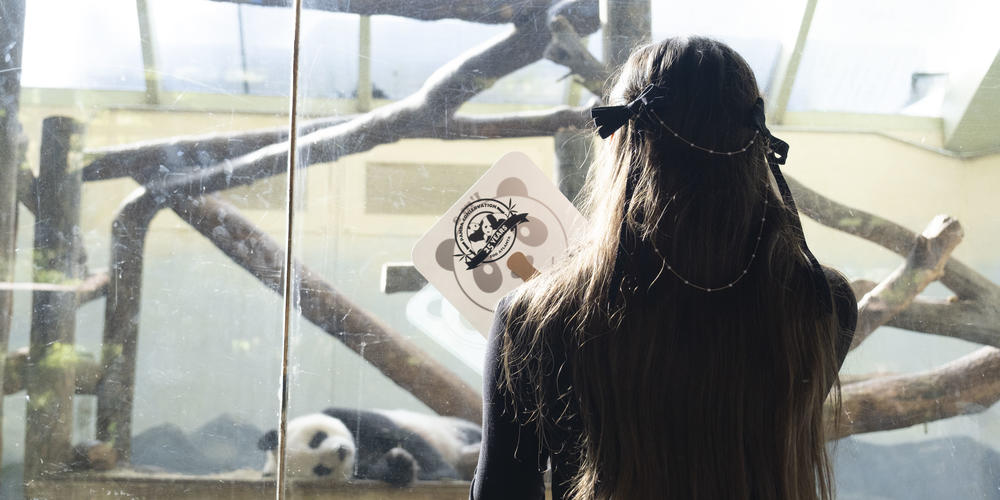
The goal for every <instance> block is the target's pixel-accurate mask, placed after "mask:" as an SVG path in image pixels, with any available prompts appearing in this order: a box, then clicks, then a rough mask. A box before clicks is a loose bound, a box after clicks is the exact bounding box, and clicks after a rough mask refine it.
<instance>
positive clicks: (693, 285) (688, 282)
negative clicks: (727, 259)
mask: <svg viewBox="0 0 1000 500" xmlns="http://www.w3.org/2000/svg"><path fill="white" fill-rule="evenodd" d="M676 197H677V195H674V196H673V197H671V198H670V199H671V201H673V199H674V198H676ZM765 221H767V197H766V196H765V197H764V211H763V212H761V214H760V228H759V229H758V230H757V241H755V242H754V244H753V252H751V253H750V260H748V261H747V265H746V266H744V267H743V270H742V271H740V274H738V275H737V276H736V279H734V280H732V281H730V282H729V283H726V284H725V285H720V286H716V287H709V286H702V285H699V284H697V283H695V282H693V281H691V280H689V279H687V278H685V277H684V276H681V275H680V274H679V273H678V272H677V270H676V269H674V268H673V266H671V265H670V263H669V262H667V261H663V264H664V265H665V266H666V267H667V270H668V271H670V272H671V273H673V274H674V276H676V277H677V279H679V280H681V282H682V283H684V284H685V285H687V286H689V287H691V288H697V289H698V290H701V291H703V292H718V291H719V290H725V289H727V288H732V287H733V286H734V285H736V283H739V281H740V280H741V279H743V277H744V276H746V275H747V273H748V272H750V266H751V265H753V261H754V259H755V258H757V250H758V249H760V238H761V237H762V236H764V223H765Z"/></svg>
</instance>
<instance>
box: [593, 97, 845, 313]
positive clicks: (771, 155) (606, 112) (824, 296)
mask: <svg viewBox="0 0 1000 500" xmlns="http://www.w3.org/2000/svg"><path fill="white" fill-rule="evenodd" d="M665 93H666V89H665V88H663V87H657V86H655V85H653V84H650V85H647V86H646V87H645V88H644V89H643V90H642V92H641V93H640V94H639V96H638V97H636V98H635V99H633V100H632V101H631V102H629V103H628V104H625V105H622V106H598V107H595V108H593V109H592V110H591V112H590V114H591V116H592V117H593V118H594V124H595V125H596V126H597V133H598V134H600V136H601V138H604V139H606V138H608V137H609V136H610V135H611V134H613V133H614V132H615V131H616V130H618V129H619V128H621V127H622V126H623V125H625V123H626V122H628V121H629V120H630V119H631V118H632V117H634V116H638V115H640V114H641V113H648V114H649V115H651V116H652V117H653V118H654V119H655V120H656V121H657V122H659V124H660V125H661V126H662V127H664V129H666V130H667V131H668V132H670V133H671V134H672V135H673V136H674V138H676V139H677V140H679V141H681V142H683V143H684V144H687V145H688V146H689V147H692V148H694V149H698V150H700V151H703V152H706V153H708V154H713V155H724V156H732V155H735V154H740V153H743V152H746V151H747V150H748V149H750V146H752V145H753V144H754V142H755V141H756V140H757V138H758V137H760V136H764V138H765V139H766V140H767V163H768V167H769V168H770V170H771V173H772V174H773V175H774V178H775V181H776V182H777V184H778V190H779V191H780V192H781V198H782V201H784V203H785V206H786V207H787V208H788V210H789V211H790V212H791V213H792V217H791V224H792V227H793V229H794V230H795V232H796V233H797V235H798V236H799V238H800V241H801V242H802V253H803V254H805V256H806V259H807V260H808V261H809V265H810V268H811V269H810V274H811V277H812V280H813V288H814V291H815V292H816V297H817V300H818V301H819V303H820V304H821V306H822V308H823V310H824V311H825V312H826V313H827V314H829V313H832V312H833V300H832V298H831V294H830V283H829V282H828V281H827V280H826V273H825V272H824V271H823V267H822V266H821V265H820V264H819V261H818V260H816V256H814V255H813V253H812V252H811V251H810V250H809V246H808V245H807V244H806V239H805V235H804V234H803V232H802V223H801V222H800V221H799V212H798V209H797V208H796V207H795V200H794V199H793V198H792V192H791V190H789V189H788V183H787V182H785V178H784V176H782V175H781V169H780V168H779V167H778V166H779V165H784V164H785V161H786V160H787V158H788V143H787V142H785V141H783V140H781V139H779V138H777V137H774V136H773V135H771V131H770V130H768V128H767V124H766V120H765V117H764V100H763V99H762V98H760V97H758V98H757V99H756V100H755V101H754V104H753V108H752V109H751V112H750V117H749V118H750V119H749V123H748V126H749V127H750V128H751V129H753V131H754V135H753V137H751V138H750V142H749V143H747V144H746V145H745V146H743V147H742V148H740V149H737V150H735V151H715V150H714V149H711V148H706V147H704V146H700V145H698V144H695V143H694V142H692V141H690V140H688V139H686V138H684V137H682V136H681V135H680V134H679V133H677V131H675V130H673V129H672V128H670V127H669V126H667V124H666V123H664V122H663V120H661V119H660V117H659V116H658V115H657V114H656V113H655V112H654V111H653V109H652V108H651V105H652V104H653V103H655V102H656V101H658V100H660V99H663V98H664V97H665ZM628 168H629V171H628V173H627V175H626V181H625V206H624V212H628V207H629V204H630V203H631V201H632V194H633V191H634V187H635V179H634V178H633V172H632V165H629V167H628ZM764 203H765V205H764V214H762V216H761V219H760V228H759V229H758V233H757V241H756V243H755V244H754V250H753V252H752V253H751V255H750V260H749V262H747V265H746V267H744V268H743V271H741V272H740V274H739V276H737V277H736V278H735V279H733V280H732V281H730V282H729V283H726V284H725V285H722V286H719V287H707V286H702V285H699V284H696V283H693V282H692V281H691V280H690V279H687V278H685V277H684V276H681V275H680V274H678V273H677V271H676V270H674V268H673V266H671V265H670V264H669V263H666V262H665V265H666V267H667V269H668V270H669V271H670V272H671V273H673V275H674V276H675V277H677V279H679V280H681V282H683V283H684V284H685V285H687V286H689V287H691V288H695V289H698V290H701V291H704V292H717V291H720V290H726V289H729V288H732V287H733V286H735V285H736V283H738V282H739V281H740V280H741V279H743V277H744V276H746V275H747V273H748V272H749V270H750V266H751V265H752V264H753V261H754V259H755V258H756V257H757V250H758V249H759V245H760V239H761V237H762V236H763V234H764V223H765V221H766V217H765V216H766V213H767V198H766V197H765V198H764ZM625 226H626V224H625V219H622V227H621V229H620V231H621V232H620V238H621V240H622V241H621V242H620V243H619V245H618V254H617V256H616V258H615V270H614V276H615V278H613V280H614V282H615V283H621V282H622V281H623V280H624V278H625V277H624V270H623V260H624V259H625V244H624V243H625V237H626V236H625V234H626V233H625ZM617 292H618V290H617V289H616V288H614V287H613V288H612V290H611V296H610V297H609V299H610V301H611V302H612V303H613V302H614V301H615V298H616V297H617V294H618V293H617Z"/></svg>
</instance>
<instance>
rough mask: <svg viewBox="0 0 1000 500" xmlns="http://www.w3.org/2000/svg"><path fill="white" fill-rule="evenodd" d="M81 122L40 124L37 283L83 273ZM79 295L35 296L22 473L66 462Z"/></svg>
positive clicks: (33, 473) (48, 470) (37, 293)
mask: <svg viewBox="0 0 1000 500" xmlns="http://www.w3.org/2000/svg"><path fill="white" fill-rule="evenodd" d="M78 133H79V125H78V124H77V123H76V122H75V121H73V119H72V118H68V117H62V116H56V117H50V118H46V119H45V121H44V122H43V123H42V142H41V160H40V162H39V175H38V198H39V204H38V214H37V216H36V218H35V248H34V280H33V281H34V282H36V283H50V284H56V285H60V284H74V283H75V282H77V281H78V280H80V279H81V278H83V274H84V271H83V268H84V263H83V262H82V256H83V253H82V251H81V249H80V244H79V243H80V241H79V231H80V183H81V180H80V170H79V165H73V164H72V163H71V160H70V151H71V150H72V149H73V148H74V142H75V141H76V139H75V136H76V135H77V134H78ZM76 307H77V303H76V293H74V292H66V291H47V290H36V291H35V292H34V293H33V294H32V315H31V337H30V348H29V352H28V366H27V377H26V383H25V386H26V389H27V392H28V395H27V399H28V409H27V417H26V427H25V434H26V437H25V447H24V450H25V457H24V467H25V477H26V478H34V477H37V476H39V475H42V474H47V473H51V472H57V471H61V470H63V468H64V467H65V466H66V464H68V463H69V460H70V450H71V443H70V441H71V438H72V431H73V395H74V393H75V390H76V374H75V372H74V368H75V353H76V350H75V347H74V343H75V329H76Z"/></svg>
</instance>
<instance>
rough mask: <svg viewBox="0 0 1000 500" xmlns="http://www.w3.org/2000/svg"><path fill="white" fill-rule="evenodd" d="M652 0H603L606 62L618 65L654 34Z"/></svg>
mask: <svg viewBox="0 0 1000 500" xmlns="http://www.w3.org/2000/svg"><path fill="white" fill-rule="evenodd" d="M649 2H650V0H601V22H602V23H603V29H604V63H605V64H606V65H607V67H609V68H618V67H619V66H621V65H622V64H623V63H624V62H625V61H626V60H627V59H628V56H629V54H631V53H632V50H633V49H635V48H636V47H638V46H640V45H642V44H644V43H649V41H650V39H652V37H653V34H652V33H653V31H652V17H651V16H652V14H651V13H652V9H651V6H650V3H649Z"/></svg>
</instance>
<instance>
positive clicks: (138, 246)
mask: <svg viewBox="0 0 1000 500" xmlns="http://www.w3.org/2000/svg"><path fill="white" fill-rule="evenodd" d="M159 209H160V206H159V205H157V203H156V202H155V200H154V198H153V197H152V196H148V195H147V192H146V191H145V190H143V189H139V190H138V191H136V192H134V193H133V194H132V196H130V197H129V198H126V200H125V201H124V202H123V203H122V206H121V207H120V208H119V209H118V214H117V215H116V216H115V219H114V221H113V222H112V224H111V269H110V272H109V274H110V282H109V283H108V287H107V289H108V293H107V300H106V301H105V303H104V304H105V306H104V336H103V342H102V346H101V369H102V371H103V373H104V377H103V378H102V379H101V381H100V383H98V384H97V391H96V392H97V439H99V440H101V441H104V442H107V443H110V444H111V445H112V447H114V449H115V452H116V453H117V455H118V460H119V461H120V462H122V463H128V462H129V459H130V458H131V452H132V408H133V398H134V395H135V358H136V347H137V342H138V336H139V308H140V305H141V292H142V263H143V251H144V250H145V246H146V233H147V231H148V230H149V224H150V222H152V220H153V216H154V215H156V213H157V212H158V211H159Z"/></svg>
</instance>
